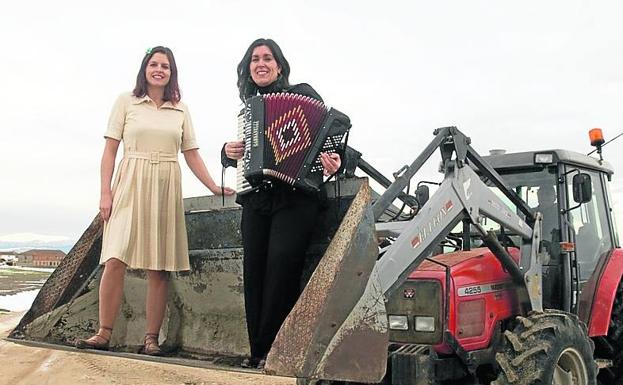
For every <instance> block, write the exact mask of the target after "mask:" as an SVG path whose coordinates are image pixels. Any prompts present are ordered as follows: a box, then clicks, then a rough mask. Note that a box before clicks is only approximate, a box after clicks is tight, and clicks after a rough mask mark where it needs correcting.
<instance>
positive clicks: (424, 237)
mask: <svg viewBox="0 0 623 385" xmlns="http://www.w3.org/2000/svg"><path fill="white" fill-rule="evenodd" d="M469 142H470V140H469V138H467V137H466V136H465V135H463V133H461V132H460V131H459V130H458V129H456V127H444V128H441V129H438V130H436V131H435V137H434V139H433V140H432V141H431V143H430V144H429V145H428V146H427V147H426V149H425V150H424V151H423V152H422V153H421V154H420V155H419V156H418V157H417V158H416V160H415V161H414V162H413V164H412V165H411V166H410V167H408V168H407V170H406V171H405V172H404V173H403V174H402V175H401V176H399V177H398V178H397V179H396V181H394V182H393V183H392V184H391V185H389V187H388V188H387V190H386V191H385V193H384V194H383V195H382V196H381V197H380V198H378V199H377V200H376V202H375V203H374V205H372V206H371V205H370V199H371V198H370V195H371V194H370V192H369V191H368V186H367V184H365V185H363V186H362V187H361V189H360V191H359V193H358V194H357V196H356V198H355V200H354V201H353V203H352V204H351V207H350V208H349V210H348V212H347V213H346V215H345V217H344V219H343V220H342V223H341V224H340V228H339V229H338V231H337V232H336V234H335V236H334V237H333V239H332V241H331V244H330V245H329V248H328V249H327V252H326V253H325V255H324V256H323V258H322V259H321V261H320V263H319V264H318V267H317V268H316V270H315V271H314V273H313V274H312V276H311V278H310V280H309V282H308V284H307V286H306V287H305V289H304V290H303V293H302V294H301V296H300V297H299V300H298V301H297V303H296V304H295V306H294V308H293V309H292V311H291V312H290V314H289V315H288V317H287V319H286V320H285V321H284V323H283V325H282V326H281V329H280V330H279V333H278V334H277V337H276V338H275V341H274V343H273V346H272V349H271V351H270V352H269V354H268V357H267V360H266V371H267V372H268V373H272V374H280V375H289V376H296V377H303V378H311V379H329V380H342V381H357V382H366V383H374V382H379V381H381V379H382V378H383V376H384V374H385V368H386V361H387V345H388V342H389V341H388V325H387V315H386V309H385V305H384V300H385V299H386V298H388V296H389V295H391V293H392V292H393V291H394V290H396V288H398V287H399V286H400V285H401V284H402V283H403V282H404V281H405V280H406V279H407V276H408V275H409V273H410V272H411V271H413V269H415V268H416V267H417V266H418V265H419V264H420V263H421V262H422V261H424V259H426V258H427V257H429V256H430V255H431V251H432V249H433V248H434V247H435V246H437V245H438V244H439V242H440V241H441V240H442V239H443V238H444V237H446V236H447V235H448V233H449V232H450V231H451V230H452V228H453V227H454V226H455V225H456V224H458V223H459V222H461V221H463V220H464V221H466V222H469V223H470V224H471V226H473V227H474V228H475V229H476V230H477V231H478V232H479V233H480V234H481V236H482V238H483V240H484V242H485V245H486V246H487V247H489V248H490V249H491V251H492V252H493V253H494V255H495V256H496V257H497V258H498V259H499V261H500V262H501V263H502V265H503V266H504V267H505V269H506V270H507V271H508V272H509V273H510V274H511V276H512V278H513V280H514V282H515V283H516V284H517V288H518V294H519V296H518V297H519V301H520V303H521V304H522V307H523V308H524V310H525V311H526V312H527V311H529V310H542V298H541V264H540V257H539V254H538V252H537V251H538V245H539V242H540V238H541V215H540V214H539V213H533V212H532V210H531V209H530V208H529V207H528V206H527V205H526V204H525V202H523V200H521V198H520V197H519V196H518V195H517V194H516V193H515V192H514V191H513V190H512V189H510V188H508V187H507V186H506V185H505V183H504V181H503V180H502V178H501V177H500V176H499V175H498V174H497V172H496V171H495V170H493V168H491V167H489V166H488V165H487V164H486V163H485V162H484V161H483V160H482V158H480V156H479V155H478V154H477V153H476V152H475V151H474V150H473V149H472V148H471V147H470V146H469ZM437 149H440V150H441V155H442V161H443V168H444V172H445V175H444V180H443V182H442V183H441V186H440V187H439V189H438V190H437V191H436V192H435V193H434V194H433V196H432V197H431V199H430V200H429V201H428V202H427V203H426V204H425V205H424V206H423V207H422V208H421V209H420V210H419V211H418V214H417V215H416V216H415V217H414V218H413V219H411V220H410V221H408V222H388V223H376V222H377V221H378V219H379V218H381V216H382V215H383V214H384V212H385V210H386V209H387V208H388V207H389V206H390V205H391V204H392V202H393V201H394V200H395V199H396V198H399V197H400V198H404V195H405V194H404V193H403V190H404V188H405V187H406V186H407V184H408V183H409V181H410V179H411V178H412V177H413V176H414V175H415V173H416V172H417V171H418V170H419V169H420V167H421V166H422V165H423V164H424V162H426V160H427V159H428V158H429V157H430V156H431V155H432V154H433V153H434V152H435V151H436V150H437ZM467 162H472V163H473V164H474V165H475V166H477V167H478V170H479V172H481V173H482V175H483V176H484V177H486V178H487V179H488V180H489V181H490V182H491V183H492V184H493V185H495V186H496V187H498V188H499V189H500V191H502V192H503V193H504V194H505V195H506V196H507V197H508V198H509V199H510V201H511V202H513V203H514V204H515V205H516V206H517V208H518V210H519V211H521V212H522V213H523V214H524V215H525V217H526V218H527V222H526V221H525V220H524V219H522V218H521V217H520V216H519V215H517V214H516V213H515V212H513V211H512V210H511V209H509V208H508V206H507V205H506V204H505V203H504V202H503V201H502V200H501V199H500V198H499V197H498V196H497V195H496V194H495V193H494V192H493V191H491V190H490V189H489V188H488V187H487V185H486V184H485V183H484V182H482V181H481V179H480V177H479V176H478V174H476V172H475V171H474V170H472V168H471V167H469V166H468V165H467ZM485 217H486V218H490V219H492V220H494V221H495V222H497V223H499V224H500V225H502V226H503V227H505V228H507V229H510V230H511V231H512V232H513V233H516V234H518V235H519V236H520V237H521V257H520V258H521V259H520V263H519V266H518V265H517V264H516V263H515V261H514V260H513V259H512V258H511V257H510V256H509V254H508V253H507V252H506V250H505V249H504V247H503V246H502V245H501V244H500V243H499V242H498V240H497V236H496V235H495V234H494V233H492V232H489V233H487V232H486V231H485V229H484V227H483V226H482V219H483V218H485ZM403 224H404V225H403ZM383 232H391V233H393V234H394V235H397V239H396V240H395V241H394V242H393V243H392V244H391V246H389V247H387V248H386V249H385V253H384V254H383V255H382V257H381V258H380V259H379V258H378V255H379V252H378V244H377V236H378V235H379V234H382V233H383Z"/></svg>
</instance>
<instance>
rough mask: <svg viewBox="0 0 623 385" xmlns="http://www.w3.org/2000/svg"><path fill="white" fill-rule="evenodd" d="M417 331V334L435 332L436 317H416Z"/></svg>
mask: <svg viewBox="0 0 623 385" xmlns="http://www.w3.org/2000/svg"><path fill="white" fill-rule="evenodd" d="M415 331H416V332H434V331H435V317H420V316H415Z"/></svg>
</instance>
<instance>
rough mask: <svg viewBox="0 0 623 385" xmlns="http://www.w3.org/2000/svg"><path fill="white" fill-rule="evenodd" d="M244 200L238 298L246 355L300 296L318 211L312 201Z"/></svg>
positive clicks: (257, 352)
mask: <svg viewBox="0 0 623 385" xmlns="http://www.w3.org/2000/svg"><path fill="white" fill-rule="evenodd" d="M270 201H271V199H268V201H267V202H266V203H267V205H266V206H264V207H261V208H259V207H257V206H255V207H254V205H248V206H247V205H244V206H243V210H242V225H241V228H242V239H243V242H242V243H243V249H244V262H243V268H244V298H245V311H246V316H247V327H248V332H249V342H250V345H251V356H253V357H257V358H261V357H264V356H266V355H267V354H268V352H269V351H270V347H271V345H272V343H273V341H274V339H275V336H276V335H277V332H278V331H279V328H280V327H281V324H282V323H283V321H284V320H285V318H286V317H287V315H288V313H289V312H290V310H292V307H293V306H294V304H295V303H296V300H297V299H298V297H299V295H300V280H301V274H302V270H303V263H304V259H305V251H306V250H307V247H308V245H309V241H310V237H311V234H312V231H313V229H314V227H315V224H316V219H317V216H318V212H319V206H320V205H319V203H318V202H317V201H316V200H313V199H310V200H303V201H295V202H290V204H287V205H279V204H273V203H276V202H274V201H273V202H270Z"/></svg>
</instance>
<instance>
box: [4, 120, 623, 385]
mask: <svg viewBox="0 0 623 385" xmlns="http://www.w3.org/2000/svg"><path fill="white" fill-rule="evenodd" d="M592 132H593V133H594V131H592ZM603 143H604V141H603V138H602V137H600V136H595V137H593V138H592V144H594V145H596V146H597V150H598V153H599V155H600V156H599V158H595V157H591V156H587V155H583V154H579V153H575V152H571V151H566V150H547V151H530V152H521V153H514V154H506V153H499V152H498V153H494V154H491V155H489V156H484V157H481V156H480V155H478V154H477V153H476V151H474V149H473V148H472V147H471V140H470V138H468V137H467V136H466V135H464V134H463V133H462V132H461V131H459V130H458V129H457V128H456V127H443V128H440V129H437V130H435V132H434V137H433V139H432V141H431V142H430V143H429V144H428V145H427V146H426V148H425V149H424V151H423V152H422V153H421V154H420V155H419V156H418V157H417V158H416V159H415V160H414V161H413V163H412V164H410V165H409V166H405V167H403V168H402V169H401V170H400V171H399V172H397V173H396V174H395V175H394V176H395V180H394V181H393V182H392V181H390V180H389V179H387V178H385V177H384V176H383V175H382V174H381V173H380V172H378V171H377V170H376V169H375V168H374V167H372V166H371V165H370V164H369V163H367V162H366V161H365V160H364V159H363V158H362V157H361V153H359V152H357V151H356V150H354V149H352V148H347V149H346V154H345V157H344V164H345V169H346V172H345V174H344V176H343V179H342V180H338V181H337V182H335V184H332V186H335V187H336V189H335V191H336V192H337V194H334V202H337V209H336V210H332V211H331V210H330V211H329V214H328V215H326V216H325V219H326V220H325V224H327V223H328V224H329V225H320V226H319V227H318V234H317V236H316V239H318V240H320V242H316V243H314V244H313V245H312V247H311V248H310V249H313V250H310V253H311V254H314V255H315V256H316V257H317V258H316V260H315V262H314V263H312V264H311V265H310V266H311V267H310V269H309V272H310V273H309V275H306V276H305V279H304V282H302V285H303V286H304V288H303V289H302V293H301V295H300V297H299V300H298V301H297V303H296V304H295V306H294V308H293V309H292V311H291V312H290V314H289V315H288V317H287V318H286V320H285V321H284V323H283V325H282V326H281V329H280V330H279V332H278V334H277V337H276V339H275V341H274V343H273V346H272V348H271V351H270V352H269V354H268V357H267V360H266V366H265V371H266V373H268V374H278V375H286V376H292V377H297V381H298V383H299V384H301V385H312V384H318V385H320V384H324V385H328V384H344V383H349V384H353V383H376V384H384V385H392V384H393V385H423V384H439V385H445V384H492V385H506V384H512V385H532V384H556V385H563V384H564V385H567V384H574V385H595V384H602V385H610V384H613V385H623V367H622V361H623V282H622V280H621V277H622V275H623V251H621V249H620V244H619V240H618V236H617V232H616V229H615V223H614V218H613V215H612V198H611V195H610V193H609V190H608V181H609V180H610V179H611V177H612V175H613V169H612V167H611V166H610V165H609V164H608V163H607V162H605V161H603V160H602V159H601V146H602V145H603ZM438 150H439V151H440V153H441V164H440V171H441V172H442V173H443V180H442V181H441V182H440V183H435V184H436V185H437V189H436V191H434V193H433V194H429V188H428V185H429V184H430V182H424V181H421V182H420V183H418V187H417V188H416V189H415V191H414V193H413V194H410V189H409V187H410V184H411V179H413V177H414V176H415V175H416V173H417V172H418V170H420V169H421V167H422V166H423V164H424V163H425V162H426V161H427V160H428V159H429V158H430V157H431V156H432V155H433V154H434V153H435V152H437V151H438ZM356 168H358V169H360V170H362V171H363V172H364V173H366V174H367V175H368V176H369V177H370V178H371V179H373V180H375V181H376V182H378V184H380V185H381V186H382V187H383V188H384V192H383V194H382V195H379V194H377V193H376V192H375V191H373V190H372V189H371V188H370V187H369V185H368V180H369V179H367V178H358V177H355V169H356ZM340 185H342V193H341V194H340V193H339V191H340V187H339V186H340ZM349 186H350V187H349ZM346 187H348V188H346ZM346 190H349V191H351V193H348V194H347V193H345V191H346ZM346 195H348V198H346ZM208 200H209V199H208ZM213 201H214V202H212V203H220V202H217V201H218V200H217V199H214V200H213ZM201 202H203V200H201V199H195V198H189V199H187V200H186V202H185V205H186V221H187V228H188V235H189V247H190V254H191V265H192V266H193V269H192V270H191V272H190V273H188V274H186V275H181V274H180V275H178V276H176V277H175V278H174V279H172V288H171V291H170V298H169V304H168V308H169V310H168V313H167V315H166V317H165V318H166V319H165V325H164V326H163V330H162V331H161V334H162V336H163V339H164V341H163V345H164V346H165V348H166V347H169V348H170V349H171V352H172V353H171V354H173V355H177V357H178V358H175V359H169V358H166V357H165V358H159V359H160V360H162V361H164V362H173V363H178V364H179V363H183V364H187V365H199V366H201V365H202V363H203V362H206V360H208V359H209V360H211V361H209V362H208V364H207V365H213V366H210V367H215V366H214V365H216V366H219V365H221V364H220V363H222V362H229V363H233V365H236V363H239V361H240V359H241V357H243V356H244V354H245V349H246V346H247V342H246V341H245V336H246V331H245V329H246V327H245V323H244V311H243V309H242V281H241V268H242V263H241V260H242V249H241V247H240V234H239V232H237V229H238V223H239V220H240V209H239V207H235V206H234V205H233V202H231V203H232V205H230V206H229V207H225V208H223V207H222V206H221V207H220V208H219V207H218V206H209V205H207V206H206V205H204V204H203V203H201ZM395 203H397V205H396V204H395ZM405 210H406V211H405ZM332 213H336V214H335V215H333V214H332ZM331 223H333V224H331ZM100 237H101V220H100V219H99V217H96V218H95V219H94V221H93V223H92V224H91V226H89V228H88V229H87V231H85V233H84V234H83V236H82V237H81V239H80V240H79V241H78V242H77V243H76V245H75V246H74V248H73V249H72V251H70V253H69V255H68V256H67V257H66V258H65V259H64V261H63V263H62V264H61V266H59V268H57V269H56V271H55V272H54V273H53V274H52V275H51V277H50V278H49V279H48V281H47V282H46V284H45V285H44V287H43V288H42V290H41V292H40V293H39V295H38V297H37V299H35V302H34V303H33V306H32V307H31V309H30V310H29V312H28V313H26V314H25V315H24V317H23V318H22V320H21V321H20V324H19V325H18V326H17V327H16V328H15V330H14V331H13V332H12V333H11V339H12V340H14V341H22V340H28V341H30V343H45V344H49V343H54V344H65V345H71V344H72V340H73V339H75V338H81V337H84V336H88V335H90V334H91V333H93V331H94V330H95V329H94V328H95V327H96V325H97V284H98V279H99V275H100V274H101V269H100V268H98V257H99V250H100V246H99V245H100V243H99V242H100ZM325 241H326V242H325ZM317 245H321V247H316V246H317ZM143 288H144V277H142V276H141V275H140V274H139V273H136V274H134V273H130V274H129V276H128V277H127V279H126V295H125V296H124V303H123V311H122V312H121V314H120V317H119V319H118V320H117V323H116V324H117V325H119V326H118V327H116V329H115V330H116V332H115V334H114V335H113V341H112V343H113V346H114V348H115V351H114V352H111V353H109V354H113V355H115V354H122V353H121V352H133V351H134V349H135V348H136V347H137V346H140V343H141V338H142V335H141V332H142V329H141V326H140V322H137V320H140V319H141V317H144V315H143V314H142V313H141V311H142V310H141V309H142V308H143V307H144V303H141V302H140V301H139V300H137V299H136V298H137V296H136V295H135V292H137V291H140V290H142V289H143ZM45 346H47V345H45ZM206 347H209V349H212V350H216V351H212V350H209V349H208V348H206ZM224 356H225V358H223V357H224ZM135 357H136V358H141V356H140V355H136V356H135ZM194 357H198V358H201V359H200V360H193V358H194ZM191 361H192V362H191ZM221 367H222V365H221Z"/></svg>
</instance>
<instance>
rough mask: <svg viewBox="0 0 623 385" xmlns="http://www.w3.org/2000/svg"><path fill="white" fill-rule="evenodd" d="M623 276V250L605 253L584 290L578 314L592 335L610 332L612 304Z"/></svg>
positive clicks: (618, 249)
mask: <svg viewBox="0 0 623 385" xmlns="http://www.w3.org/2000/svg"><path fill="white" fill-rule="evenodd" d="M622 276H623V250H622V249H620V248H616V249H613V250H611V251H609V252H607V253H604V254H603V255H602V256H601V258H600V261H599V262H598V264H597V268H596V269H595V270H594V271H593V275H592V276H591V278H590V279H589V280H588V282H587V284H586V286H585V287H584V289H583V290H582V295H581V297H580V305H579V312H578V315H579V317H580V319H581V320H582V321H584V323H586V325H588V335H589V336H590V337H597V336H605V335H607V334H608V327H609V325H610V316H611V315H612V314H611V313H612V305H613V303H614V299H615V296H616V292H617V287H618V286H619V282H621V277H622Z"/></svg>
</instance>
